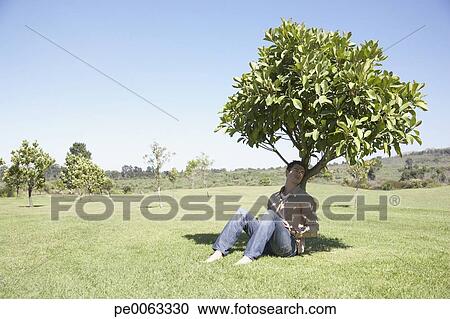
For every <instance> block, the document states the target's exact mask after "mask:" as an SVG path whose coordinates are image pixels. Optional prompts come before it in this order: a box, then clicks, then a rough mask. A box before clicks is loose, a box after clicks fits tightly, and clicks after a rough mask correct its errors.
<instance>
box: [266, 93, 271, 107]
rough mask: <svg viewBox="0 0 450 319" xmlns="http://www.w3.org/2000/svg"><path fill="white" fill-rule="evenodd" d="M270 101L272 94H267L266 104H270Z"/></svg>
mask: <svg viewBox="0 0 450 319" xmlns="http://www.w3.org/2000/svg"><path fill="white" fill-rule="evenodd" d="M272 103H273V97H272V95H268V96H267V97H266V104H267V105H272Z"/></svg>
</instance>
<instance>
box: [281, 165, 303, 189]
mask: <svg viewBox="0 0 450 319" xmlns="http://www.w3.org/2000/svg"><path fill="white" fill-rule="evenodd" d="M304 175H305V168H304V167H303V165H302V162H300V161H292V162H290V163H289V164H288V166H287V167H286V180H287V181H290V182H292V183H293V184H296V185H298V184H300V182H301V181H302V179H303V176H304Z"/></svg>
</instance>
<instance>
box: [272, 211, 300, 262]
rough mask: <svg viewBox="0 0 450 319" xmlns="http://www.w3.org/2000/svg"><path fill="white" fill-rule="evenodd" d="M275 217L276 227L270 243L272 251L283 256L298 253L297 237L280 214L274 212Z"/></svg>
mask: <svg viewBox="0 0 450 319" xmlns="http://www.w3.org/2000/svg"><path fill="white" fill-rule="evenodd" d="M273 219H274V225H275V229H274V231H273V234H272V237H271V238H270V239H269V243H268V245H269V246H270V252H271V253H272V254H274V255H276V256H281V257H291V256H295V255H296V253H297V246H296V242H295V238H294V237H293V236H292V235H291V234H290V233H289V231H288V230H287V229H286V227H285V226H284V223H283V220H282V219H281V217H280V216H278V215H277V214H275V213H274V216H273Z"/></svg>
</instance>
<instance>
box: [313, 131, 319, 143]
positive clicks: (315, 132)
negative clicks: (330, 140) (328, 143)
mask: <svg viewBox="0 0 450 319" xmlns="http://www.w3.org/2000/svg"><path fill="white" fill-rule="evenodd" d="M312 138H313V140H314V141H317V139H318V138H319V131H318V130H317V129H315V130H314V131H313V132H312Z"/></svg>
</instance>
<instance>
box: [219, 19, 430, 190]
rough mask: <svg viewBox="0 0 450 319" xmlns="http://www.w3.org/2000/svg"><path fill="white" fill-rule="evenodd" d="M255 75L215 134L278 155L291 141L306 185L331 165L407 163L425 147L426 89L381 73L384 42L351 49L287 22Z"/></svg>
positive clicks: (241, 82) (242, 83)
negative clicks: (405, 153)
mask: <svg viewBox="0 0 450 319" xmlns="http://www.w3.org/2000/svg"><path fill="white" fill-rule="evenodd" d="M264 40H266V41H267V42H268V45H267V46H263V47H261V48H259V50H258V55H259V57H258V60H257V61H255V62H251V63H250V70H249V71H248V72H246V73H244V74H242V76H240V77H236V78H234V80H235V83H234V85H233V86H234V87H235V88H236V92H235V93H234V94H232V95H231V96H230V97H229V99H228V101H227V103H226V104H225V105H224V107H223V110H222V111H221V117H220V123H219V125H218V127H217V129H216V131H219V130H224V131H225V133H226V134H228V135H230V136H234V135H235V134H236V135H238V136H239V138H238V140H237V142H242V143H244V144H247V145H248V146H249V147H255V148H263V149H266V150H269V151H272V152H274V153H275V154H276V155H278V156H279V157H280V158H281V160H283V161H284V162H285V163H286V164H287V160H286V159H285V158H284V157H283V156H282V154H281V153H280V151H279V149H278V148H277V143H278V142H283V143H285V142H286V141H288V143H289V144H291V146H293V147H294V148H296V151H298V157H299V159H300V160H301V162H302V164H303V167H304V168H305V175H304V177H303V179H302V182H301V183H300V187H301V188H302V189H306V184H307V182H308V180H309V179H310V178H311V177H312V176H314V175H316V174H318V173H319V172H320V170H321V169H323V168H324V167H325V166H326V165H327V163H328V162H330V161H332V160H334V159H336V158H339V157H345V158H346V160H347V162H348V163H349V164H350V165H354V164H356V163H357V162H362V161H363V159H364V157H366V156H369V155H371V154H374V153H375V152H377V151H379V150H382V151H384V152H385V153H386V154H388V155H389V156H390V155H391V152H392V150H395V151H396V152H397V154H399V155H401V148H400V146H401V145H402V144H413V143H414V142H418V143H419V144H421V143H422V141H421V139H420V137H419V134H420V132H419V131H418V130H417V127H418V126H419V125H420V124H421V121H420V120H418V119H417V116H416V115H417V113H418V112H417V111H418V110H427V106H426V102H425V101H424V100H423V98H424V96H423V94H422V89H423V87H424V84H421V83H417V82H415V81H412V82H404V81H402V80H401V79H400V77H399V76H397V75H395V74H394V73H393V72H390V71H388V70H385V69H383V68H382V62H383V61H384V60H386V59H387V56H386V55H385V54H384V52H383V49H382V48H381V47H380V46H379V44H378V42H377V41H373V40H369V41H365V42H363V43H361V44H356V43H354V42H352V41H351V33H349V32H348V33H342V32H339V31H334V32H329V31H325V30H323V29H317V28H308V27H306V26H305V25H304V24H298V23H296V22H294V21H290V20H283V21H282V23H281V25H280V26H278V27H275V28H271V29H269V30H267V32H266V34H265V37H264Z"/></svg>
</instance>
